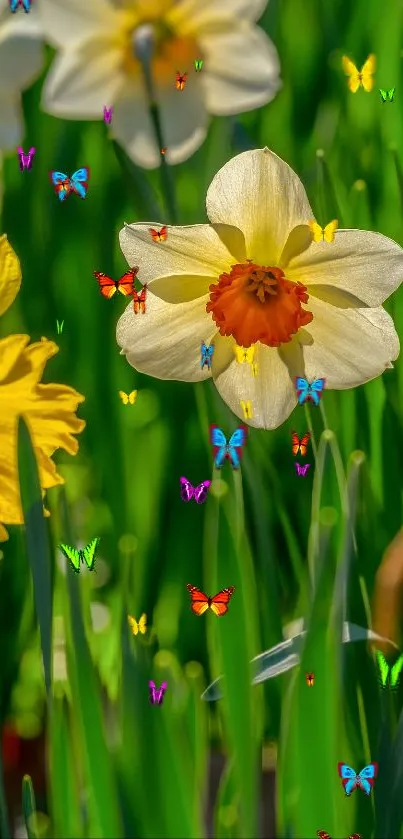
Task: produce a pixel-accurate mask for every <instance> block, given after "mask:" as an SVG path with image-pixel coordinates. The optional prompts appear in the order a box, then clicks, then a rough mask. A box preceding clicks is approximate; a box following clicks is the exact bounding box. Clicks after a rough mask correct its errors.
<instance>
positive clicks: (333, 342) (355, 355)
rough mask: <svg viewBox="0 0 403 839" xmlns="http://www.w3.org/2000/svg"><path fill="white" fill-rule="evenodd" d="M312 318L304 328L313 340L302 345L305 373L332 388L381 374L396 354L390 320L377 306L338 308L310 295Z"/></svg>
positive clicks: (341, 388) (396, 344)
mask: <svg viewBox="0 0 403 839" xmlns="http://www.w3.org/2000/svg"><path fill="white" fill-rule="evenodd" d="M309 309H310V311H311V312H312V313H313V321H312V322H311V323H310V324H309V326H308V327H305V331H306V332H307V333H309V334H310V335H311V337H312V338H313V343H312V344H311V345H310V346H309V345H306V346H304V349H303V353H304V364H305V375H306V377H307V378H308V379H309V380H312V379H314V378H318V377H324V378H325V379H326V386H327V387H328V388H331V389H334V390H344V389H345V388H350V387H357V386H358V385H361V384H364V382H367V381H370V380H371V379H374V378H376V376H379V375H381V374H382V373H383V372H384V371H385V369H386V368H387V367H390V366H391V362H392V361H393V360H394V359H396V358H397V357H398V355H399V338H398V336H397V333H396V330H395V328H394V325H393V320H392V318H391V317H390V315H388V313H387V312H386V311H385V309H383V308H382V307H381V306H380V307H378V308H372V309H368V308H356V307H350V308H338V307H336V306H332V305H331V304H329V303H326V302H324V301H323V300H319V298H316V297H310V299H309Z"/></svg>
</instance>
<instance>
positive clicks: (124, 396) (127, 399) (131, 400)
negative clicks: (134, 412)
mask: <svg viewBox="0 0 403 839" xmlns="http://www.w3.org/2000/svg"><path fill="white" fill-rule="evenodd" d="M137 393H138V391H137V390H132V392H131V393H125V392H124V390H120V391H119V396H120V398H121V400H122V402H123V404H124V405H128V404H130V405H134V404H135V402H136V399H137Z"/></svg>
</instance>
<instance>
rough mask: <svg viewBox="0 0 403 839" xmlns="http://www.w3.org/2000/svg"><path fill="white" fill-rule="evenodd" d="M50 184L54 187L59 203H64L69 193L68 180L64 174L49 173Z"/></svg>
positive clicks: (69, 185)
mask: <svg viewBox="0 0 403 839" xmlns="http://www.w3.org/2000/svg"><path fill="white" fill-rule="evenodd" d="M49 177H50V180H51V183H52V184H53V186H54V189H55V192H56V195H57V197H58V199H59V201H64V200H65V199H66V198H67V196H68V195H69V194H70V192H71V184H70V178H69V176H68V175H66V174H65V173H64V172H53V171H52V172H49Z"/></svg>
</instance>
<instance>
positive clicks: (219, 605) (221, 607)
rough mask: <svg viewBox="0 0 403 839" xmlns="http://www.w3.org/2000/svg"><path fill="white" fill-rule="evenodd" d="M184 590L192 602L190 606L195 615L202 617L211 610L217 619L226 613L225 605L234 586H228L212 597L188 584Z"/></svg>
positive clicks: (226, 607)
mask: <svg viewBox="0 0 403 839" xmlns="http://www.w3.org/2000/svg"><path fill="white" fill-rule="evenodd" d="M186 588H187V590H188V591H190V597H191V601H192V602H191V604H190V606H191V609H192V612H194V613H195V615H203V614H204V612H207V609H211V611H212V612H214V614H215V615H217V617H218V618H220V617H221V615H225V614H226V612H228V606H227V603H229V601H230V599H231V597H232V595H233V593H234V591H235V586H230V588H223V590H222V591H219V592H218V594H215V595H214V597H207V594H203V592H202V591H200V589H199V588H196V586H192V585H190V583H188V584H187V586H186Z"/></svg>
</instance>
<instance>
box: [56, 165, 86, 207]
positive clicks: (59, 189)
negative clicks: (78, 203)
mask: <svg viewBox="0 0 403 839" xmlns="http://www.w3.org/2000/svg"><path fill="white" fill-rule="evenodd" d="M49 176H50V180H51V182H52V184H53V186H54V188H55V192H56V195H57V196H58V199H59V201H64V200H65V199H66V198H67V196H68V195H70V193H71V192H75V193H76V195H79V196H80V198H86V197H87V192H88V181H89V177H90V170H89V168H88V166H83V168H82V169H77V171H76V172H74V173H73V174H72V176H71V178H69V176H68V175H65V174H64V172H53V171H52V172H49Z"/></svg>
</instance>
